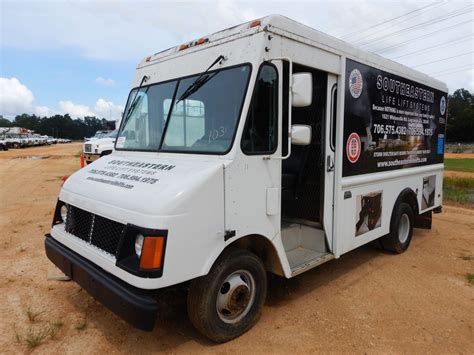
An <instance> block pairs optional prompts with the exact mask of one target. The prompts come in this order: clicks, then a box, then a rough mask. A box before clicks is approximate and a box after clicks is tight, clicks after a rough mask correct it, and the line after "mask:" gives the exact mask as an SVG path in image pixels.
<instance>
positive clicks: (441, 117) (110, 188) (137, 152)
mask: <svg viewBox="0 0 474 355" xmlns="http://www.w3.org/2000/svg"><path fill="white" fill-rule="evenodd" d="M446 98H447V88H446V85H445V84H443V83H441V82H439V81H437V80H435V79H432V78H430V77H429V76H427V75H425V74H422V73H420V72H417V71H415V70H412V69H410V68H407V67H405V66H402V65H400V64H397V63H395V62H392V61H390V60H387V59H385V58H382V57H380V56H377V55H374V54H372V53H368V52H365V51H362V50H360V49H357V48H355V47H353V46H351V45H349V44H347V43H344V42H342V41H340V40H338V39H336V38H333V37H330V36H328V35H325V34H323V33H320V32H318V31H316V30H313V29H311V28H309V27H306V26H304V25H302V24H299V23H297V22H294V21H292V20H290V19H288V18H285V17H282V16H269V17H265V18H262V19H259V20H256V21H252V22H250V23H245V24H242V25H240V26H236V27H233V28H230V29H227V30H224V31H221V32H218V33H215V34H212V35H210V36H207V37H203V38H200V39H198V40H195V41H192V42H189V43H185V44H182V45H179V46H176V47H173V48H170V49H168V50H165V51H163V52H159V53H156V54H154V55H151V56H149V57H147V58H145V59H143V61H142V62H140V63H139V65H138V67H137V70H136V73H135V78H134V81H133V84H132V89H131V91H130V94H129V97H128V101H127V104H126V109H125V112H124V115H123V118H122V122H121V125H120V128H119V133H118V138H117V140H116V142H115V149H114V151H113V152H112V154H110V155H107V156H105V157H103V158H101V159H100V160H97V161H96V162H94V163H93V164H90V165H88V166H87V167H85V168H84V169H81V170H80V171H78V172H76V173H75V174H73V175H72V176H70V177H69V179H67V181H66V182H65V184H64V186H63V187H62V189H61V192H60V195H59V200H58V203H57V206H56V210H55V214H54V219H53V225H52V229H51V232H50V234H48V235H47V236H46V240H45V248H46V254H47V256H48V257H49V259H50V260H51V261H52V262H53V263H54V264H56V265H57V266H58V267H59V268H60V269H61V270H63V271H64V273H65V274H67V275H68V276H70V277H71V278H72V279H73V280H74V281H76V282H77V283H78V284H79V285H81V286H82V287H83V288H84V289H86V290H87V291H88V292H89V293H90V294H91V295H92V296H93V297H95V298H96V299H97V300H98V301H100V302H101V303H103V304H104V305H105V306H107V307H108V308H110V309H111V310H112V311H113V312H115V313H116V314H118V315H119V316H121V317H122V318H123V319H125V320H127V321H128V322H129V323H131V324H133V325H134V326H136V327H138V328H140V329H144V330H151V329H153V326H154V322H155V317H156V314H157V312H159V309H158V306H157V302H156V298H155V296H156V292H157V290H161V289H164V288H167V287H174V286H176V285H181V286H182V285H185V286H186V287H188V296H187V297H188V314H189V317H190V319H191V321H192V323H193V324H194V326H195V327H196V328H197V329H198V330H199V331H200V332H201V333H202V334H204V335H205V336H207V337H208V338H210V339H212V340H213V341H216V342H224V341H227V340H230V339H232V338H235V337H237V336H239V335H241V334H242V333H244V332H245V331H247V330H248V329H250V328H251V327H252V325H253V324H254V323H255V322H256V320H257V319H258V315H259V313H260V311H261V309H262V305H263V303H264V302H265V297H266V293H267V273H274V274H276V275H280V276H282V277H286V278H291V277H295V276H297V275H299V274H301V273H302V272H305V271H307V270H310V269H311V268H314V267H316V266H318V265H320V264H322V263H324V262H326V261H328V260H331V259H337V258H339V257H340V256H341V255H343V254H344V253H347V252H349V251H350V250H353V249H355V248H358V247H359V246H361V245H364V244H366V243H369V242H372V241H375V240H378V241H379V242H380V244H381V246H382V247H383V248H384V249H385V250H387V251H390V252H394V253H402V252H404V251H405V250H407V248H408V246H409V245H410V241H411V238H412V233H413V228H414V227H422V228H430V227H431V214H432V212H433V211H434V212H440V211H441V204H442V182H443V154H444V142H445V128H446Z"/></svg>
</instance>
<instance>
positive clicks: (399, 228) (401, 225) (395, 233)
mask: <svg viewBox="0 0 474 355" xmlns="http://www.w3.org/2000/svg"><path fill="white" fill-rule="evenodd" d="M413 220H414V215H413V209H412V208H411V206H410V205H409V204H408V203H405V202H402V203H400V204H398V205H397V206H396V207H395V209H394V211H393V215H392V220H391V222H390V233H389V234H387V235H385V236H383V237H382V238H381V240H380V242H381V244H382V246H383V248H384V249H385V250H387V251H390V252H392V253H396V254H401V253H403V252H404V251H405V250H407V249H408V246H409V245H410V242H411V237H412V235H413Z"/></svg>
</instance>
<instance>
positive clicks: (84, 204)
mask: <svg viewBox="0 0 474 355" xmlns="http://www.w3.org/2000/svg"><path fill="white" fill-rule="evenodd" d="M223 166H224V165H223V161H222V160H220V159H215V158H214V159H212V158H209V157H202V156H183V155H179V156H178V155H176V157H172V158H169V157H166V158H165V157H158V156H155V157H143V156H142V157H140V158H138V157H128V156H127V157H124V156H119V155H116V154H112V155H107V156H104V157H102V158H101V159H98V160H97V161H95V162H94V163H92V164H89V165H87V166H86V167H84V168H82V169H80V170H79V171H77V172H76V173H74V174H73V175H71V176H70V177H69V178H68V179H67V180H66V182H65V184H64V186H63V188H62V190H61V193H60V199H61V200H62V201H65V202H67V203H71V204H72V205H75V206H78V207H80V208H84V209H87V210H90V211H92V212H96V213H97V214H99V212H100V211H99V210H102V212H103V213H102V214H103V215H109V216H112V215H117V214H116V213H112V214H109V213H107V211H106V210H107V208H109V207H110V208H111V209H114V210H115V211H119V210H121V211H122V212H123V211H124V210H125V211H129V212H131V213H132V214H139V215H147V216H150V217H159V216H171V215H179V214H186V213H189V212H190V210H189V209H190V207H189V206H191V205H193V204H192V203H190V202H191V200H193V198H194V196H197V195H198V193H199V194H201V196H202V190H203V189H205V190H206V191H207V192H208V193H209V194H210V195H209V196H212V197H215V196H219V194H220V195H223V191H215V190H217V189H222V182H223ZM222 198H223V197H222ZM193 202H194V201H193ZM98 206H102V207H98ZM119 216H121V217H119ZM116 219H119V220H123V213H118V215H117V216H116Z"/></svg>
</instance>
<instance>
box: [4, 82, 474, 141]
mask: <svg viewBox="0 0 474 355" xmlns="http://www.w3.org/2000/svg"><path fill="white" fill-rule="evenodd" d="M0 127H24V128H28V129H31V130H34V131H35V132H36V133H39V134H42V135H43V134H45V135H48V136H54V137H61V138H69V139H83V138H84V137H90V136H93V135H94V133H95V132H96V131H99V130H105V129H113V128H114V122H110V121H107V120H106V119H105V118H97V117H85V118H84V119H72V118H71V116H69V115H68V114H65V115H54V116H51V117H39V116H36V115H28V114H26V113H24V114H22V115H18V116H16V117H15V119H14V120H13V122H12V121H9V120H7V119H5V118H3V117H2V116H0ZM446 139H447V141H448V142H474V101H473V95H472V93H470V92H469V91H468V90H466V89H458V90H456V91H455V92H454V93H453V94H452V95H449V101H448V124H447V128H446Z"/></svg>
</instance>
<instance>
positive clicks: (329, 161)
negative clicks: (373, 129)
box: [323, 74, 337, 251]
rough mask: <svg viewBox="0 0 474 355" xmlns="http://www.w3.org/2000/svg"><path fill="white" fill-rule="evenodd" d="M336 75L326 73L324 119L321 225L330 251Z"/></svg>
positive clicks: (332, 212)
mask: <svg viewBox="0 0 474 355" xmlns="http://www.w3.org/2000/svg"><path fill="white" fill-rule="evenodd" d="M336 99H337V75H334V74H328V80H327V94H326V119H325V134H324V138H325V139H324V141H325V144H324V146H325V160H324V199H323V201H324V215H323V226H324V231H325V233H326V241H327V243H328V246H329V249H330V251H333V227H334V179H335V175H334V169H335V161H334V159H335V147H336V111H337V101H336Z"/></svg>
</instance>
